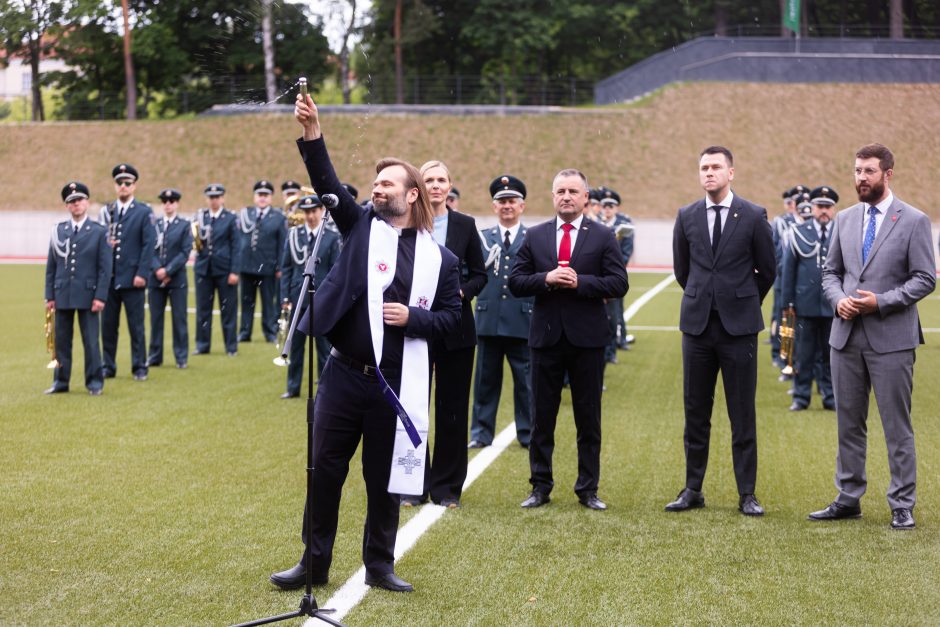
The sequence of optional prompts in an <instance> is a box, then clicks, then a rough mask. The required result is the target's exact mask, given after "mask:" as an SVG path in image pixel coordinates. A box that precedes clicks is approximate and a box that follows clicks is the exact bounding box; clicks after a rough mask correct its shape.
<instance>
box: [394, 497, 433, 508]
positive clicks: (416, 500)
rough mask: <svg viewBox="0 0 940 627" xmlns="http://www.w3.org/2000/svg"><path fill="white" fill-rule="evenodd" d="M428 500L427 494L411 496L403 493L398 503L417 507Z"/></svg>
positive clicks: (403, 505)
mask: <svg viewBox="0 0 940 627" xmlns="http://www.w3.org/2000/svg"><path fill="white" fill-rule="evenodd" d="M427 502H428V497H427V496H412V495H409V494H403V495H402V496H401V497H400V499H399V504H400V505H401V506H402V507H417V506H419V505H423V504H425V503H427Z"/></svg>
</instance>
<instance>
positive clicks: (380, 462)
mask: <svg viewBox="0 0 940 627" xmlns="http://www.w3.org/2000/svg"><path fill="white" fill-rule="evenodd" d="M382 374H383V375H385V378H386V380H387V381H388V384H389V385H390V386H392V388H393V389H395V390H396V391H397V390H399V389H400V387H401V383H400V380H401V374H400V373H398V372H393V371H388V372H386V371H385V370H384V369H383V371H382ZM397 421H398V417H397V416H396V414H395V410H394V409H392V407H391V406H390V405H389V404H388V402H387V401H386V400H385V398H384V397H383V396H382V391H381V390H380V389H379V382H378V379H377V378H375V377H370V376H368V375H366V374H363V373H362V372H357V371H355V370H353V369H352V368H350V367H349V366H346V365H345V364H342V363H339V362H338V361H336V360H335V359H330V360H328V361H327V363H326V367H325V368H324V369H323V376H322V377H321V379H320V385H319V387H318V388H317V397H316V400H315V402H314V424H313V463H314V468H315V469H316V470H314V473H313V503H312V504H311V503H307V504H306V505H305V509H304V527H303V532H302V539H303V541H304V543H305V544H306V542H307V541H308V540H309V542H310V546H311V550H312V556H313V562H312V563H311V564H309V565H308V564H306V561H305V558H306V553H305V554H304V559H301V563H302V564H304V565H305V566H307V567H309V568H310V569H311V570H312V572H313V573H314V576H315V577H316V576H318V575H326V574H327V573H328V572H329V570H330V563H331V562H332V561H333V543H334V541H335V540H336V527H337V523H338V520H339V502H340V496H341V495H342V490H343V483H344V482H345V481H346V475H347V474H348V473H349V460H350V459H352V456H353V454H354V453H355V452H356V448H357V447H358V446H359V440H360V438H361V439H362V477H363V479H364V480H365V483H366V520H365V525H364V530H363V538H362V561H363V563H364V564H365V567H366V570H367V571H368V572H369V573H370V574H373V575H383V574H386V573H390V572H393V570H394V561H395V538H396V535H397V533H398V507H399V504H398V498H397V497H395V496H393V495H391V494H389V493H388V478H389V474H390V471H391V465H392V445H393V443H394V441H395V427H396V424H397ZM311 505H312V506H313V509H312V511H313V528H312V529H311V530H310V533H308V530H307V526H306V525H307V516H306V508H307V507H310V506H311Z"/></svg>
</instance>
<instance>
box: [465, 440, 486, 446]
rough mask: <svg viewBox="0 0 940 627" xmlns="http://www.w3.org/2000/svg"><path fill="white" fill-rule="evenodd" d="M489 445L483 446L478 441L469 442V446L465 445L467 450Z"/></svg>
mask: <svg viewBox="0 0 940 627" xmlns="http://www.w3.org/2000/svg"><path fill="white" fill-rule="evenodd" d="M487 446H489V444H484V443H483V442H480V441H479V440H470V444H468V445H467V448H486V447H487Z"/></svg>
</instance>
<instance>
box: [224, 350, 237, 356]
mask: <svg viewBox="0 0 940 627" xmlns="http://www.w3.org/2000/svg"><path fill="white" fill-rule="evenodd" d="M225 354H226V355H228V356H229V357H237V356H238V351H229V352H227V353H225Z"/></svg>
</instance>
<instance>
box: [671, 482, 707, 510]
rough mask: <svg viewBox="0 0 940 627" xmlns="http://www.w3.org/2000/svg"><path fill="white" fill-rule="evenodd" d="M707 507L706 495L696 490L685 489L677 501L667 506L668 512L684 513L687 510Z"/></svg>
mask: <svg viewBox="0 0 940 627" xmlns="http://www.w3.org/2000/svg"><path fill="white" fill-rule="evenodd" d="M700 507H705V495H704V494H702V493H701V492H698V491H696V490H690V489H689V488H686V489H684V490H683V491H682V492H680V493H679V496H678V497H676V500H675V501H673V502H672V503H669V504H668V505H666V511H667V512H684V511H685V510H687V509H698V508H700Z"/></svg>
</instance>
